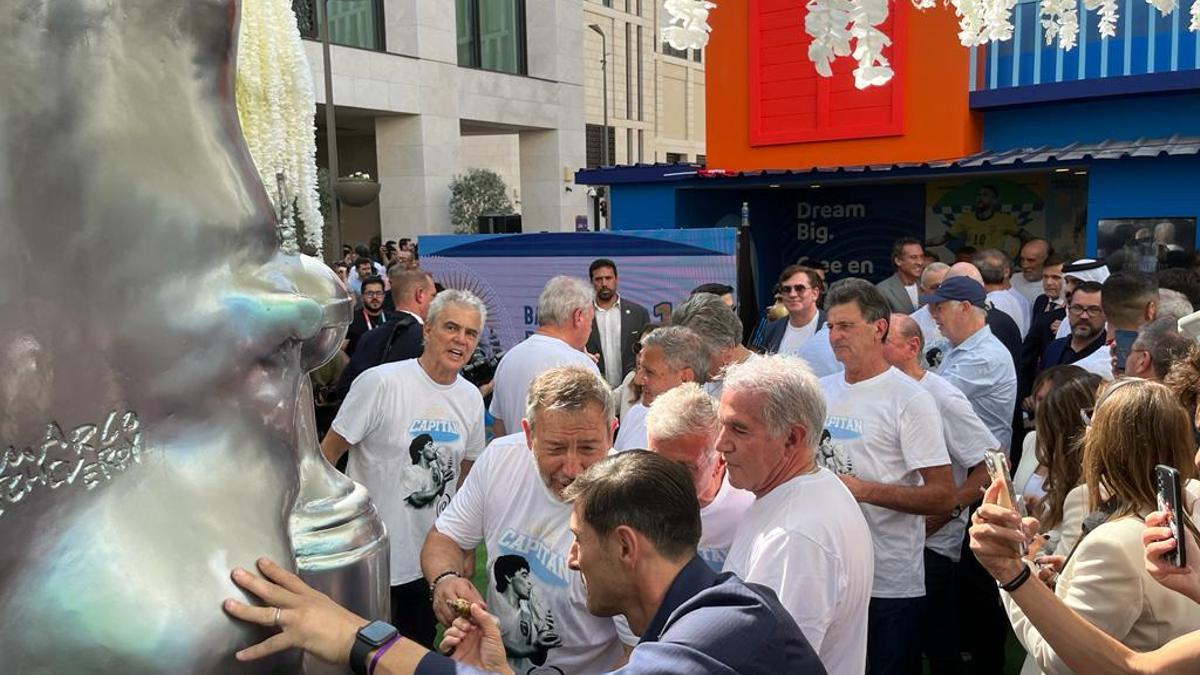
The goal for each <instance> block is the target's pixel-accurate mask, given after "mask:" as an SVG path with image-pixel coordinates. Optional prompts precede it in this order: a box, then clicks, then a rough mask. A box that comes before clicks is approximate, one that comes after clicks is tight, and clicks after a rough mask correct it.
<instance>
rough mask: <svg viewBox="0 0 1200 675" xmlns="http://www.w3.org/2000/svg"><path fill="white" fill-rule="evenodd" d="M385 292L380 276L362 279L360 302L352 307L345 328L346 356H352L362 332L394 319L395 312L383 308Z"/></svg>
mask: <svg viewBox="0 0 1200 675" xmlns="http://www.w3.org/2000/svg"><path fill="white" fill-rule="evenodd" d="M385 293H386V291H384V289H383V279H382V278H380V277H375V276H371V277H367V278H366V279H363V282H362V294H361V297H362V302H361V303H359V305H358V306H357V307H355V308H354V318H353V319H352V320H351V321H350V327H349V328H347V329H346V343H345V344H346V347H345V350H344V351H345V352H346V355H347V356H354V350H355V348H356V347H358V339H359V338H360V337H362V336H363V334H364V333H366V332H367V331H369V330H371V329H372V328H375V327H376V326H382V325H383V324H385V323H387V322H388V321H393V320H395V318H396V315H395V313H393V312H389V311H387V310H386V309H384V308H383V296H384V295H385Z"/></svg>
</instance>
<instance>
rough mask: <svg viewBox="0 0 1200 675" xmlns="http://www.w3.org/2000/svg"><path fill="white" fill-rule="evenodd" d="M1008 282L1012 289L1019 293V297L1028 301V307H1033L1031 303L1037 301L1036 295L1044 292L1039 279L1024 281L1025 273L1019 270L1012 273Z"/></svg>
mask: <svg viewBox="0 0 1200 675" xmlns="http://www.w3.org/2000/svg"><path fill="white" fill-rule="evenodd" d="M1009 282H1010V283H1011V284H1012V290H1014V291H1016V292H1017V293H1020V294H1021V297H1023V298H1025V300H1026V301H1028V302H1029V306H1030V307H1033V303H1035V302H1037V299H1038V296H1039V295H1041V294H1042V293H1043V292H1044V291H1043V290H1042V280H1041V279H1038V280H1037V281H1025V275H1024V274H1021V273H1020V272H1018V273H1016V274H1014V275H1012V279H1010V280H1009Z"/></svg>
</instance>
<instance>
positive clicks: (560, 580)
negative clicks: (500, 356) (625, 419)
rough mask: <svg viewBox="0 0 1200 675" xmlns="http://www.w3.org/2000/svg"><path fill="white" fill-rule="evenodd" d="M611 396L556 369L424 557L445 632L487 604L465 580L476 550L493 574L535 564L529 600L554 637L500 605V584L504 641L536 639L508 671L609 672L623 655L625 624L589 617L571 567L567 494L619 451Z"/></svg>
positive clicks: (598, 381)
mask: <svg viewBox="0 0 1200 675" xmlns="http://www.w3.org/2000/svg"><path fill="white" fill-rule="evenodd" d="M611 392H612V390H611V389H609V387H608V385H607V384H606V383H605V382H604V380H603V379H602V378H601V377H600V375H599V374H597V373H596V372H595V371H594V370H592V369H590V368H583V367H580V366H564V367H556V368H550V369H548V370H545V371H543V372H542V373H541V374H540V375H538V376H537V377H536V378H534V380H533V382H532V383H531V384H530V385H529V393H528V396H527V398H526V406H525V411H524V420H522V422H521V429H522V430H521V431H520V432H518V433H515V434H511V435H508V436H505V437H503V438H497V439H496V440H494V441H492V443H491V445H489V446H488V448H487V450H486V451H485V452H484V453H483V455H482V456H481V457H480V459H479V463H478V464H477V465H476V466H475V467H474V469H473V470H472V471H471V475H470V476H469V477H468V479H467V481H466V483H464V484H463V487H462V490H460V491H459V492H458V494H457V495H456V496H455V498H454V500H453V501H452V502H451V503H450V506H449V508H447V509H446V511H445V512H443V513H442V515H441V516H440V517H439V518H438V519H437V522H436V524H435V525H434V527H433V529H432V530H430V531H429V535H428V537H426V539H425V546H424V548H422V549H421V567H422V569H423V570H424V574H425V579H427V580H428V581H429V584H430V586H432V588H433V594H432V598H433V611H434V612H435V613H436V614H437V616H438V618H439V619H440V620H441V622H442V623H443V624H444V625H446V626H449V625H451V624H452V623H453V621H454V617H455V612H454V608H453V603H454V602H455V601H457V600H466V601H469V602H476V603H482V602H483V598H481V597H480V595H479V592H478V591H477V590H476V589H475V586H474V585H473V584H472V583H471V580H470V579H469V578H467V577H466V576H464V575H463V573H462V572H463V568H462V567H463V566H462V562H463V558H464V556H465V555H466V554H467V553H468V552H469V551H472V550H474V549H475V547H477V546H478V545H479V544H481V543H483V544H485V545H486V546H487V552H488V561H487V569H489V570H493V571H494V573H496V572H498V571H499V570H506V573H507V574H509V575H510V576H511V575H512V574H516V572H513V571H512V569H511V566H506V565H504V564H500V565H499V567H498V564H499V563H500V560H501V559H502V558H504V557H505V556H520V557H522V558H524V559H525V560H526V561H528V562H529V563H530V568H531V569H530V573H529V580H530V583H531V588H530V589H529V593H528V594H527V595H531V596H536V597H537V598H538V599H539V602H538V608H537V613H538V614H539V615H540V616H542V617H549V616H553V626H554V629H553V630H552V631H550V630H541V631H540V637H535V633H539V631H538V630H535V627H534V626H531V625H527V626H524V627H523V626H521V621H522V613H521V612H505V611H499V609H498V608H500V607H502V604H501V603H505V602H509V600H506V599H504V598H503V597H502V596H503V595H504V591H502V590H501V589H500V587H499V584H493V585H492V587H491V588H490V589H489V591H488V596H489V597H488V602H487V607H489V608H493V610H495V611H498V613H499V614H500V617H499V618H500V622H501V625H500V629H501V632H502V633H504V634H507V635H509V636H510V637H511V636H514V635H516V634H517V633H519V632H521V631H522V630H525V629H528V631H529V632H528V633H527V635H528V637H527V638H526V639H525V640H524V642H522V643H521V644H523V645H524V646H523V647H522V648H520V649H516V648H515V647H516V646H517V642H515V641H514V642H513V643H512V644H510V642H509V641H507V640H506V641H505V646H506V647H508V648H510V649H512V651H510V652H509V664H510V665H511V667H512V668H513V670H515V671H517V672H519V673H523V674H524V673H527V672H528V671H529V670H530V669H532V668H534V667H535V666H542V667H545V668H547V669H551V668H557V669H558V671H559V672H564V673H598V672H604V671H607V670H610V669H611V668H613V667H614V666H615V665H616V664H617V663H618V662H619V661H620V660H621V658H622V655H623V654H622V649H621V642H620V640H618V638H617V624H616V622H615V621H614V620H613V619H611V618H607V617H606V618H598V617H595V616H592V615H591V614H590V613H589V612H588V607H587V602H586V595H587V593H586V591H585V589H584V586H583V583H582V580H581V579H580V578H579V575H577V574H575V573H573V572H572V571H571V570H570V569H568V567H567V556H568V555H569V554H570V551H571V544H572V536H571V530H570V519H571V505H570V504H569V503H567V501H566V500H565V497H564V492H565V491H566V490H567V488H568V487H569V486H570V485H571V484H572V483H573V482H574V481H575V478H576V477H578V476H579V475H580V474H581V473H583V472H584V470H586V469H587V468H588V467H590V466H592V465H593V464H595V463H596V462H599V461H600V460H602V459H604V457H606V456H607V455H608V452H609V449H610V448H611V447H612V438H613V426H614V425H615V421H616V420H615V415H614V401H613V397H612V393H611ZM522 583H524V582H523V581H522ZM507 588H508V585H507V583H506V584H505V589H506V590H507ZM510 604H511V603H510ZM426 607H428V603H427V604H426ZM514 622H516V623H515V624H514ZM514 631H517V633H514ZM538 661H541V663H538ZM546 672H554V671H553V670H547V671H546Z"/></svg>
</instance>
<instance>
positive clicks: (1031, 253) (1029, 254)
mask: <svg viewBox="0 0 1200 675" xmlns="http://www.w3.org/2000/svg"><path fill="white" fill-rule="evenodd" d="M1053 252H1054V247H1053V246H1051V245H1050V242H1048V241H1046V240H1045V239H1042V238H1041V237H1036V238H1034V239H1030V240H1029V241H1027V242H1025V244H1024V245H1023V246H1021V252H1020V254H1019V255H1018V256H1017V263H1018V264H1019V265H1020V267H1021V273H1020V274H1014V275H1013V277H1012V288H1013V290H1014V291H1016V292H1017V293H1020V294H1021V296H1022V297H1024V298H1025V299H1026V300H1027V301H1028V302H1029V304H1030V306H1032V305H1033V303H1034V301H1036V300H1037V298H1038V296H1039V295H1041V294H1042V267H1043V265H1045V264H1046V258H1048V257H1050V254H1051V253H1053Z"/></svg>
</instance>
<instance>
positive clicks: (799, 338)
mask: <svg viewBox="0 0 1200 675" xmlns="http://www.w3.org/2000/svg"><path fill="white" fill-rule="evenodd" d="M776 288H778V289H779V297H780V299H782V300H783V304H784V306H785V307H787V311H788V315H787V316H785V317H784V318H782V319H776V320H775V321H771V322H770V323H768V324H767V325H766V327H765V328H763V330H762V334H761V336H760V337H759V342H758V343H757V344H756V345H754V346H755V347H758V348H761V349H762V351H763V352H764V353H766V354H778V353H781V352H782V353H784V354H794V353H795V352H796V350H798V349H799V348H800V346H801V345H803V344H804V343H805V342H807V341H808V340H809V339H811V338H812V336H813V335H814V334H815V333H816V332H817V331H819V330H821V326H823V325H825V312H822V311H821V309H820V307H819V306H818V304H817V301H818V300H819V299H820V297H821V294H822V293H823V292H824V291H825V284H824V282H823V281H822V280H821V277H820V275H819V274H818V273H817V271H816V270H814V269H812V268H811V267H805V266H804V265H789V266H787V267H786V268H784V270H783V273H782V274H780V275H779V283H778V285H777V286H776Z"/></svg>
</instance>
